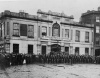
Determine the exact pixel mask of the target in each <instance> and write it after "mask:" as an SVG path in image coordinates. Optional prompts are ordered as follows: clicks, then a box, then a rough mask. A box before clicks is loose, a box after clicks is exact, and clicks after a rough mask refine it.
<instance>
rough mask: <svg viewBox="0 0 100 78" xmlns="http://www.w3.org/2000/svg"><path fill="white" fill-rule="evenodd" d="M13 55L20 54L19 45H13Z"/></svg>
mask: <svg viewBox="0 0 100 78" xmlns="http://www.w3.org/2000/svg"><path fill="white" fill-rule="evenodd" d="M13 53H19V44H13Z"/></svg>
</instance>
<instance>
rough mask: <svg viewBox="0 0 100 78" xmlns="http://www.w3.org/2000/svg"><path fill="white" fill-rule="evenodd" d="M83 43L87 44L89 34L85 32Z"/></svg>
mask: <svg viewBox="0 0 100 78" xmlns="http://www.w3.org/2000/svg"><path fill="white" fill-rule="evenodd" d="M85 42H89V32H85Z"/></svg>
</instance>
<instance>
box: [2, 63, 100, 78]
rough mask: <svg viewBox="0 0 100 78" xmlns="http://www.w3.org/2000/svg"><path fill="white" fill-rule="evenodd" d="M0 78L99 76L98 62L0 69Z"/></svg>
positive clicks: (76, 77)
mask: <svg viewBox="0 0 100 78" xmlns="http://www.w3.org/2000/svg"><path fill="white" fill-rule="evenodd" d="M0 78H100V64H74V65H68V64H57V65H56V64H32V65H20V66H12V67H9V68H7V69H6V71H4V70H0Z"/></svg>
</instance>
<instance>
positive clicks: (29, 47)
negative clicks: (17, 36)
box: [28, 45, 33, 54]
mask: <svg viewBox="0 0 100 78" xmlns="http://www.w3.org/2000/svg"><path fill="white" fill-rule="evenodd" d="M28 54H33V45H28Z"/></svg>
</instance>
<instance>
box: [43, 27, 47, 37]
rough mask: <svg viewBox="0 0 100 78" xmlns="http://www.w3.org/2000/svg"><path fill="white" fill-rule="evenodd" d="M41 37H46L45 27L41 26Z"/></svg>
mask: <svg viewBox="0 0 100 78" xmlns="http://www.w3.org/2000/svg"><path fill="white" fill-rule="evenodd" d="M42 36H47V27H45V26H42Z"/></svg>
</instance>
